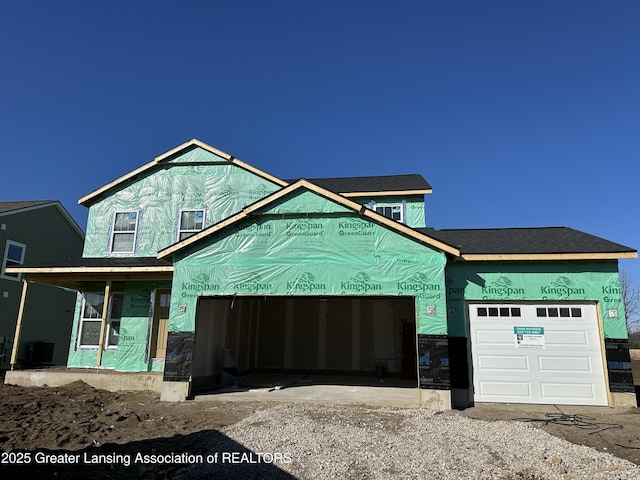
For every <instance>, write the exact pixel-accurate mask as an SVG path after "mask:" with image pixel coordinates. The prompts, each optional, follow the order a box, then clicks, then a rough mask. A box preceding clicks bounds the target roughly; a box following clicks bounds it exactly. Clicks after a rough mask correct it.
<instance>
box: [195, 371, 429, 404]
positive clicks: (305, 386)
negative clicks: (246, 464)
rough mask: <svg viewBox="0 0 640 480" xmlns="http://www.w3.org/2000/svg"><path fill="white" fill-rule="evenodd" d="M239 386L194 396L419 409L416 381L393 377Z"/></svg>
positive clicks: (254, 380) (279, 378) (304, 378)
mask: <svg viewBox="0 0 640 480" xmlns="http://www.w3.org/2000/svg"><path fill="white" fill-rule="evenodd" d="M238 383H239V384H238V385H235V386H229V387H224V388H219V389H217V390H214V391H211V392H207V393H203V394H199V395H198V394H196V396H195V398H194V399H195V400H196V401H206V400H231V401H234V400H239V401H243V400H244V401H273V402H292V401H293V402H307V403H308V402H321V403H332V404H336V405H371V406H389V407H402V408H416V407H420V406H421V392H420V390H419V389H418V388H416V385H415V383H416V382H415V380H406V379H401V378H396V377H385V378H381V379H379V378H376V377H375V376H346V375H345V376H339V375H336V376H334V375H295V374H279V375H269V374H254V375H250V376H248V377H243V378H242V379H241V380H240V381H239V382H238Z"/></svg>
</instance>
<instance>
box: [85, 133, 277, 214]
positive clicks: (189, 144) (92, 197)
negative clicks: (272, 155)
mask: <svg viewBox="0 0 640 480" xmlns="http://www.w3.org/2000/svg"><path fill="white" fill-rule="evenodd" d="M193 147H198V148H201V149H203V150H205V151H207V152H210V153H212V154H214V155H216V156H218V157H221V158H222V159H224V160H227V161H228V162H229V163H233V164H234V165H236V166H237V167H240V168H242V169H244V170H247V171H249V172H251V173H253V174H255V175H258V176H259V177H262V178H264V179H266V180H269V181H271V182H273V183H275V184H276V185H278V186H280V187H283V186H285V185H287V182H285V181H283V180H281V179H279V178H278V177H275V176H273V175H271V174H269V173H267V172H264V171H262V170H260V169H258V168H255V167H253V166H251V165H249V164H248V163H245V162H243V161H242V160H239V159H238V158H236V157H234V156H233V155H229V154H228V153H225V152H223V151H222V150H218V149H217V148H215V147H212V146H211V145H208V144H206V143H204V142H202V141H200V140H198V139H196V138H192V139H191V140H188V141H186V142H184V143H182V144H180V145H178V146H177V147H174V148H172V149H171V150H169V151H167V152H165V153H163V154H161V155H159V156H157V157H155V158H154V159H153V160H152V161H151V162H149V163H146V164H144V165H142V166H141V167H138V168H136V169H135V170H133V171H131V172H129V173H127V174H125V175H123V176H121V177H119V178H117V179H115V180H114V181H112V182H110V183H108V184H106V185H104V186H102V187H100V188H99V189H97V190H94V191H93V192H91V193H89V194H88V195H85V196H84V197H82V198H81V199H80V200H78V203H79V204H80V205H84V206H87V207H88V206H90V205H91V204H92V203H94V202H95V201H97V200H98V199H99V198H100V197H101V196H102V195H103V194H105V193H107V192H108V191H110V190H112V189H113V188H116V187H118V186H119V185H121V184H122V183H124V182H126V181H128V180H133V179H134V178H135V177H136V176H138V175H140V174H141V173H143V172H146V171H147V170H149V169H152V168H153V167H155V166H157V165H158V164H159V163H160V162H163V161H165V160H167V159H170V158H173V157H175V156H176V155H178V154H179V153H180V152H183V151H185V150H188V149H190V148H193Z"/></svg>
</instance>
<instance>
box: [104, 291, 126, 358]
mask: <svg viewBox="0 0 640 480" xmlns="http://www.w3.org/2000/svg"><path fill="white" fill-rule="evenodd" d="M123 299H124V295H123V294H122V293H116V294H115V295H113V296H112V297H111V306H110V307H111V308H110V309H109V320H108V321H107V332H106V341H105V345H106V347H107V348H116V347H117V346H118V338H119V337H120V319H121V318H122V301H123Z"/></svg>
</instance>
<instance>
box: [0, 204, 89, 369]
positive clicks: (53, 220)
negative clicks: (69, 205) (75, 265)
mask: <svg viewBox="0 0 640 480" xmlns="http://www.w3.org/2000/svg"><path fill="white" fill-rule="evenodd" d="M7 240H12V241H14V242H18V243H21V244H24V245H26V249H25V256H24V263H45V262H52V261H60V260H65V259H67V258H70V257H79V256H80V255H81V253H82V245H83V241H84V238H83V236H82V235H81V234H80V232H78V231H77V229H76V228H74V226H72V225H71V224H70V223H69V221H68V219H67V218H66V217H65V215H63V214H62V212H61V211H60V210H59V209H58V207H57V206H56V203H55V202H51V203H48V204H46V205H44V206H37V207H31V208H26V209H23V210H15V211H11V212H6V213H4V214H3V215H0V255H1V257H0V261H1V260H2V259H3V258H4V254H5V249H6V245H7ZM0 267H1V265H0ZM21 293H22V282H21V281H16V280H10V279H5V278H0V336H1V337H5V338H8V339H10V340H11V341H13V336H14V334H15V327H16V321H17V318H18V308H19V305H20V296H21ZM75 299H76V294H75V292H69V291H65V290H62V289H59V288H56V287H50V286H46V285H39V284H30V285H29V288H28V292H27V302H26V305H25V315H24V318H23V329H22V335H21V338H20V349H19V354H18V359H19V360H20V362H19V364H22V363H23V362H24V361H25V360H26V358H27V357H26V355H27V351H26V346H27V344H28V343H29V342H35V341H44V342H52V343H54V344H55V345H54V350H53V355H54V356H53V363H54V364H55V365H65V364H66V360H67V354H68V346H69V338H70V331H71V325H72V321H73V309H74V305H75ZM0 340H1V339H0ZM3 348H4V351H0V354H2V353H5V355H6V357H4V358H3V359H0V367H2V368H7V367H8V365H9V360H10V355H11V344H10V343H9V342H5V344H4V346H3V345H2V342H1V341H0V350H1V349H3Z"/></svg>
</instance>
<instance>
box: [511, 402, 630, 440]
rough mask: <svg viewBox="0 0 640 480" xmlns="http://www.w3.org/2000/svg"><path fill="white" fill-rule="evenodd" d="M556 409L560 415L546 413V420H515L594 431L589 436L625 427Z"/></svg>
mask: <svg viewBox="0 0 640 480" xmlns="http://www.w3.org/2000/svg"><path fill="white" fill-rule="evenodd" d="M554 407H556V409H557V410H558V412H560V413H546V414H545V416H544V417H545V418H516V419H514V420H517V421H520V422H530V423H535V422H541V423H544V424H545V425H549V424H554V425H562V426H566V427H576V428H580V429H583V430H594V431H593V432H590V433H589V435H593V434H594V433H600V432H604V431H605V430H614V429H615V430H620V429H622V428H623V426H622V425H620V424H618V423H598V422H596V420H597V419H596V418H594V417H590V416H588V415H578V414H569V413H564V412H563V411H562V410H560V408H558V406H557V405H554Z"/></svg>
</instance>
